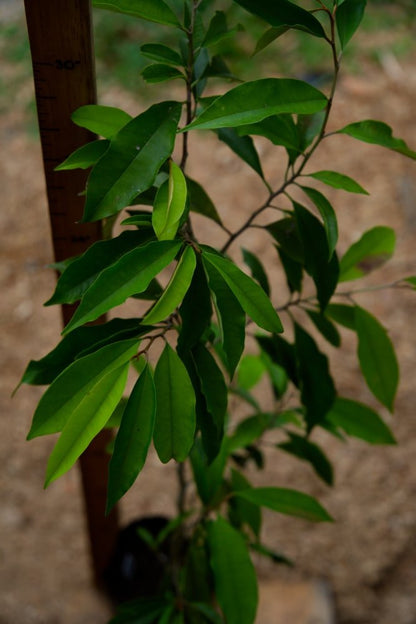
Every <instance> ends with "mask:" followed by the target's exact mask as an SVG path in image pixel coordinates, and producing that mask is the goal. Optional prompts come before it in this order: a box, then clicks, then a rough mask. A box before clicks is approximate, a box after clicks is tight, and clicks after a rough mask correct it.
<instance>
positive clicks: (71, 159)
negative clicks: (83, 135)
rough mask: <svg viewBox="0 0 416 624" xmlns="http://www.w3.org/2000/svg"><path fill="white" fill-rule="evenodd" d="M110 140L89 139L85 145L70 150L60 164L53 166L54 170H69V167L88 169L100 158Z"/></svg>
mask: <svg viewBox="0 0 416 624" xmlns="http://www.w3.org/2000/svg"><path fill="white" fill-rule="evenodd" d="M109 145H110V142H109V141H107V140H99V141H90V142H89V143H87V144H86V145H83V146H82V147H79V148H78V149H77V150H75V152H72V154H71V155H70V156H68V158H66V159H65V160H64V161H63V162H62V163H61V164H60V165H58V166H57V167H55V171H69V170H70V169H88V168H89V167H92V166H93V165H95V163H96V162H97V161H98V160H100V158H101V156H102V155H103V154H104V153H105V152H106V151H107V149H108V147H109Z"/></svg>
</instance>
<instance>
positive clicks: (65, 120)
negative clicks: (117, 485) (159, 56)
mask: <svg viewBox="0 0 416 624" xmlns="http://www.w3.org/2000/svg"><path fill="white" fill-rule="evenodd" d="M25 10H26V21H27V26H28V33H29V40H30V48H31V54H32V64H33V77H34V82H35V94H36V103H37V109H38V121H39V128H40V137H41V144H42V156H43V165H44V171H45V180H46V189H47V197H48V204H49V214H50V221H51V229H52V239H53V247H54V255H55V260H56V261H57V262H59V261H62V260H65V259H66V258H69V257H72V256H76V255H78V254H80V253H82V252H83V251H85V249H86V247H87V246H88V244H89V243H90V242H93V241H95V240H99V239H100V238H101V225H100V224H99V223H90V224H82V225H79V224H78V223H79V221H80V218H81V216H82V210H83V203H84V198H83V197H80V195H79V193H80V191H81V190H82V189H83V188H85V183H86V179H87V174H86V172H85V171H82V170H72V171H62V172H55V171H54V168H55V166H56V165H57V164H59V163H61V162H62V161H63V160H64V159H65V158H66V157H67V156H68V155H69V154H70V153H71V152H73V151H74V150H75V149H77V148H78V147H80V146H81V145H84V144H85V143H87V142H88V141H90V140H92V139H93V138H95V137H94V136H93V135H92V134H91V133H90V132H88V131H87V130H85V129H84V128H80V127H79V126H76V125H75V124H73V123H72V121H71V119H70V117H71V114H72V113H73V111H74V110H75V109H77V108H78V107H79V106H82V105H84V104H94V103H95V102H96V92H95V74H94V63H93V51H92V36H91V0H54V1H53V2H51V1H50V0H25ZM62 155H64V156H62ZM73 311H74V306H64V307H63V318H64V322H65V323H66V322H68V320H69V319H70V317H71V316H72V314H73ZM111 439H112V436H111V433H110V432H109V431H108V430H104V431H103V432H101V433H100V434H99V435H98V436H97V437H96V438H95V439H94V440H93V442H92V443H91V445H90V447H89V448H88V449H87V451H85V452H84V454H83V455H82V456H81V461H80V464H81V475H82V485H83V491H84V501H85V509H86V516H87V523H88V530H89V538H90V546H91V553H92V557H93V567H94V574H95V581H96V582H97V583H98V584H100V583H101V582H102V579H103V573H104V571H105V569H106V567H107V566H108V563H109V560H110V555H111V552H112V549H113V546H114V543H115V540H116V537H117V532H118V515H117V509H115V510H114V512H112V513H111V514H110V515H109V516H108V517H107V518H106V517H105V515H104V512H105V506H106V489H107V488H106V476H107V471H108V461H109V455H108V454H107V453H106V450H105V449H106V447H107V445H108V443H109V442H110V440H111Z"/></svg>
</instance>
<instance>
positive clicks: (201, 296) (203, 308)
mask: <svg viewBox="0 0 416 624" xmlns="http://www.w3.org/2000/svg"><path fill="white" fill-rule="evenodd" d="M196 260H197V261H196V268H195V271H194V274H193V276H192V281H191V285H190V287H189V289H188V292H187V293H186V295H185V298H184V300H183V302H182V305H181V307H180V309H179V314H180V315H181V319H182V325H181V330H180V334H179V338H178V353H182V352H185V351H189V350H191V349H192V347H194V346H195V345H196V343H197V342H198V341H199V340H200V338H201V336H202V334H203V333H204V332H205V330H206V329H207V328H208V327H209V325H210V322H211V317H212V305H211V296H210V291H209V288H208V281H207V276H206V273H205V271H204V267H203V265H202V262H201V259H200V258H199V257H197V259H196Z"/></svg>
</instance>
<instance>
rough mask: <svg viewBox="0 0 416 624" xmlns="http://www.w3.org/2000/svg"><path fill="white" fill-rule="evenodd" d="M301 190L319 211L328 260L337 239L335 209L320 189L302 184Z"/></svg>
mask: <svg viewBox="0 0 416 624" xmlns="http://www.w3.org/2000/svg"><path fill="white" fill-rule="evenodd" d="M302 190H303V191H304V192H305V193H306V195H307V196H308V197H309V199H310V200H311V201H312V202H313V203H314V204H315V206H316V207H317V209H318V210H319V213H320V215H321V217H322V219H323V222H324V227H325V232H326V237H327V240H328V249H329V260H330V259H331V258H332V254H333V253H334V251H335V247H336V244H337V241H338V222H337V216H336V214H335V210H334V209H333V207H332V206H331V204H330V203H329V201H328V200H327V198H326V197H325V195H322V193H321V192H320V191H317V190H316V189H314V188H310V187H308V186H302Z"/></svg>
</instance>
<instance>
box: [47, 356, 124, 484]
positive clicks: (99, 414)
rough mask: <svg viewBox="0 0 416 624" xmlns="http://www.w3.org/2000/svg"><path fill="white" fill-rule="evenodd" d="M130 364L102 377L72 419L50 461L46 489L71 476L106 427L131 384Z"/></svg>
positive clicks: (67, 423)
mask: <svg viewBox="0 0 416 624" xmlns="http://www.w3.org/2000/svg"><path fill="white" fill-rule="evenodd" d="M128 371H129V365H128V363H126V364H123V366H120V367H119V368H116V369H115V370H112V371H111V372H110V373H108V374H107V375H105V376H104V377H101V379H100V380H99V381H98V382H97V383H96V384H95V386H94V388H93V389H91V390H90V391H89V393H88V396H87V397H86V400H85V401H84V402H83V403H82V404H80V405H79V406H78V408H77V409H76V410H74V411H73V412H72V414H71V415H70V416H69V418H68V420H67V422H66V424H65V426H64V428H63V429H62V433H61V436H60V438H59V440H58V442H57V443H56V445H55V447H54V449H53V451H52V453H51V455H50V457H49V460H48V466H47V468H46V479H45V487H47V486H48V485H49V484H50V483H51V482H52V481H55V479H57V478H58V477H60V476H61V475H63V474H64V473H65V472H67V471H68V470H69V469H70V468H72V466H73V465H74V464H75V462H76V461H77V459H78V458H79V456H80V455H81V454H82V453H83V452H84V451H85V449H86V448H87V447H88V445H89V443H90V442H91V441H92V440H93V439H94V438H95V436H96V435H97V434H98V433H99V432H100V431H101V429H103V428H104V427H105V424H106V422H107V420H108V419H109V418H110V416H111V414H112V413H113V411H114V409H115V408H116V406H117V404H118V402H119V401H120V399H121V397H122V394H123V392H124V388H125V385H126V382H127V374H128Z"/></svg>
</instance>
